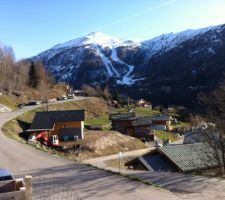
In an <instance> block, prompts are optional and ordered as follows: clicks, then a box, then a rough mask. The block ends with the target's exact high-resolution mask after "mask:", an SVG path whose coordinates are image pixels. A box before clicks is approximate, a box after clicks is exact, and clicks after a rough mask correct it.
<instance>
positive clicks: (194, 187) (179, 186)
mask: <svg viewBox="0 0 225 200" xmlns="http://www.w3.org/2000/svg"><path fill="white" fill-rule="evenodd" d="M134 175H135V176H138V177H141V178H142V179H143V180H146V181H150V182H151V183H154V184H156V185H160V186H161V187H163V188H166V189H168V190H170V191H172V192H174V193H175V194H177V195H178V196H179V197H180V198H182V199H184V200H188V199H193V200H195V199H196V200H225V180H224V179H220V178H210V177H205V176H194V175H185V174H181V173H174V172H144V173H143V172H142V173H139V174H134Z"/></svg>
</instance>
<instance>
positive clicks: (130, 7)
mask: <svg viewBox="0 0 225 200" xmlns="http://www.w3.org/2000/svg"><path fill="white" fill-rule="evenodd" d="M0 9H1V12H0V27H1V29H0V30H1V31H0V42H2V43H4V44H7V45H10V46H12V47H13V49H14V52H15V55H16V58H17V59H21V58H26V57H29V56H33V55H36V54H37V53H40V52H41V51H44V50H46V49H48V48H50V47H52V46H54V45H56V44H58V43H62V42H66V41H68V40H71V39H74V38H76V37H80V36H82V35H86V34H88V33H90V32H94V31H100V32H104V33H106V34H109V35H112V36H116V37H120V38H126V39H138V40H144V39H150V38H153V37H155V36H158V35H160V34H163V33H169V32H179V31H182V30H186V29H189V28H193V29H195V28H201V27H206V26H212V25H217V24H222V23H225V12H224V10H225V0H0Z"/></svg>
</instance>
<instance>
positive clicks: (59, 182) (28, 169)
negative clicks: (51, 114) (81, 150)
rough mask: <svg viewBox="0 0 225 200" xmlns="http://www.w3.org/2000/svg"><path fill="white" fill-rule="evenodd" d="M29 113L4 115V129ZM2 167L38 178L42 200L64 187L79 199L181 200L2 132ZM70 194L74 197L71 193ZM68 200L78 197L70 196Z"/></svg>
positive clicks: (2, 114)
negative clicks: (46, 151)
mask: <svg viewBox="0 0 225 200" xmlns="http://www.w3.org/2000/svg"><path fill="white" fill-rule="evenodd" d="M29 109H31V108H26V109H21V110H19V111H15V112H11V113H0V127H2V125H3V124H4V123H5V122H7V121H9V120H11V119H13V118H15V117H16V116H18V115H20V114H22V113H24V112H25V111H27V110H29ZM0 167H4V168H8V169H9V170H11V171H12V172H13V173H14V174H15V175H16V176H24V175H28V174H31V175H32V176H33V177H34V185H35V188H36V193H37V194H39V195H41V197H40V198H39V199H47V197H49V195H50V193H51V194H52V193H53V194H54V193H56V192H57V191H58V192H59V190H60V189H59V188H56V187H59V186H60V187H62V186H64V185H66V188H69V189H68V191H69V190H70V191H75V192H76V195H77V196H78V198H79V199H91V200H97V199H99V200H100V199H102V200H103V199H104V200H108V199H109V200H111V199H116V200H125V199H126V200H127V199H129V200H136V199H141V200H144V199H148V200H151V199H152V200H164V199H165V200H178V199H180V198H179V197H177V196H176V195H174V194H172V193H171V192H168V191H165V190H162V189H158V188H155V187H152V186H148V185H145V184H142V183H140V182H136V181H132V180H130V179H127V178H124V177H122V176H118V175H114V174H112V173H109V172H105V171H102V170H97V169H94V168H92V167H89V166H86V165H82V164H79V163H75V162H72V161H69V160H66V159H63V158H59V157H55V156H52V155H49V154H47V153H45V152H42V151H38V150H35V149H34V148H32V147H30V146H27V145H24V144H21V143H18V142H16V141H14V140H12V139H9V138H7V137H6V136H5V135H3V134H2V132H1V131H0ZM62 189H63V190H64V189H65V187H64V188H62ZM67 194H68V195H70V193H68V192H67ZM66 197H67V196H66ZM55 199H60V198H58V197H57V198H55ZM63 199H66V198H65V197H64V198H63ZM68 199H74V197H73V198H72V197H71V198H70V197H69V196H68Z"/></svg>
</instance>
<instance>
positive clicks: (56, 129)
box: [50, 121, 82, 136]
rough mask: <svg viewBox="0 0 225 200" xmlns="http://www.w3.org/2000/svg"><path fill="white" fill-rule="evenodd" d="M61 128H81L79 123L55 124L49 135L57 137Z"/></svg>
mask: <svg viewBox="0 0 225 200" xmlns="http://www.w3.org/2000/svg"><path fill="white" fill-rule="evenodd" d="M61 128H82V125H81V121H73V122H56V123H55V124H54V127H53V130H52V131H51V132H50V135H58V136H59V132H60V129H61Z"/></svg>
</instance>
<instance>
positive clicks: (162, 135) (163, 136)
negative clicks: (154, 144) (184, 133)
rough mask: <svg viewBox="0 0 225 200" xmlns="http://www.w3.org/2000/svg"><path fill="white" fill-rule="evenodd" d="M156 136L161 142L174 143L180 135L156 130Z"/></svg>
mask: <svg viewBox="0 0 225 200" xmlns="http://www.w3.org/2000/svg"><path fill="white" fill-rule="evenodd" d="M155 134H156V136H157V137H159V139H160V140H168V139H169V140H170V141H171V142H174V141H176V140H178V139H179V138H178V135H177V134H176V133H171V132H167V131H160V130H156V131H155Z"/></svg>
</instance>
